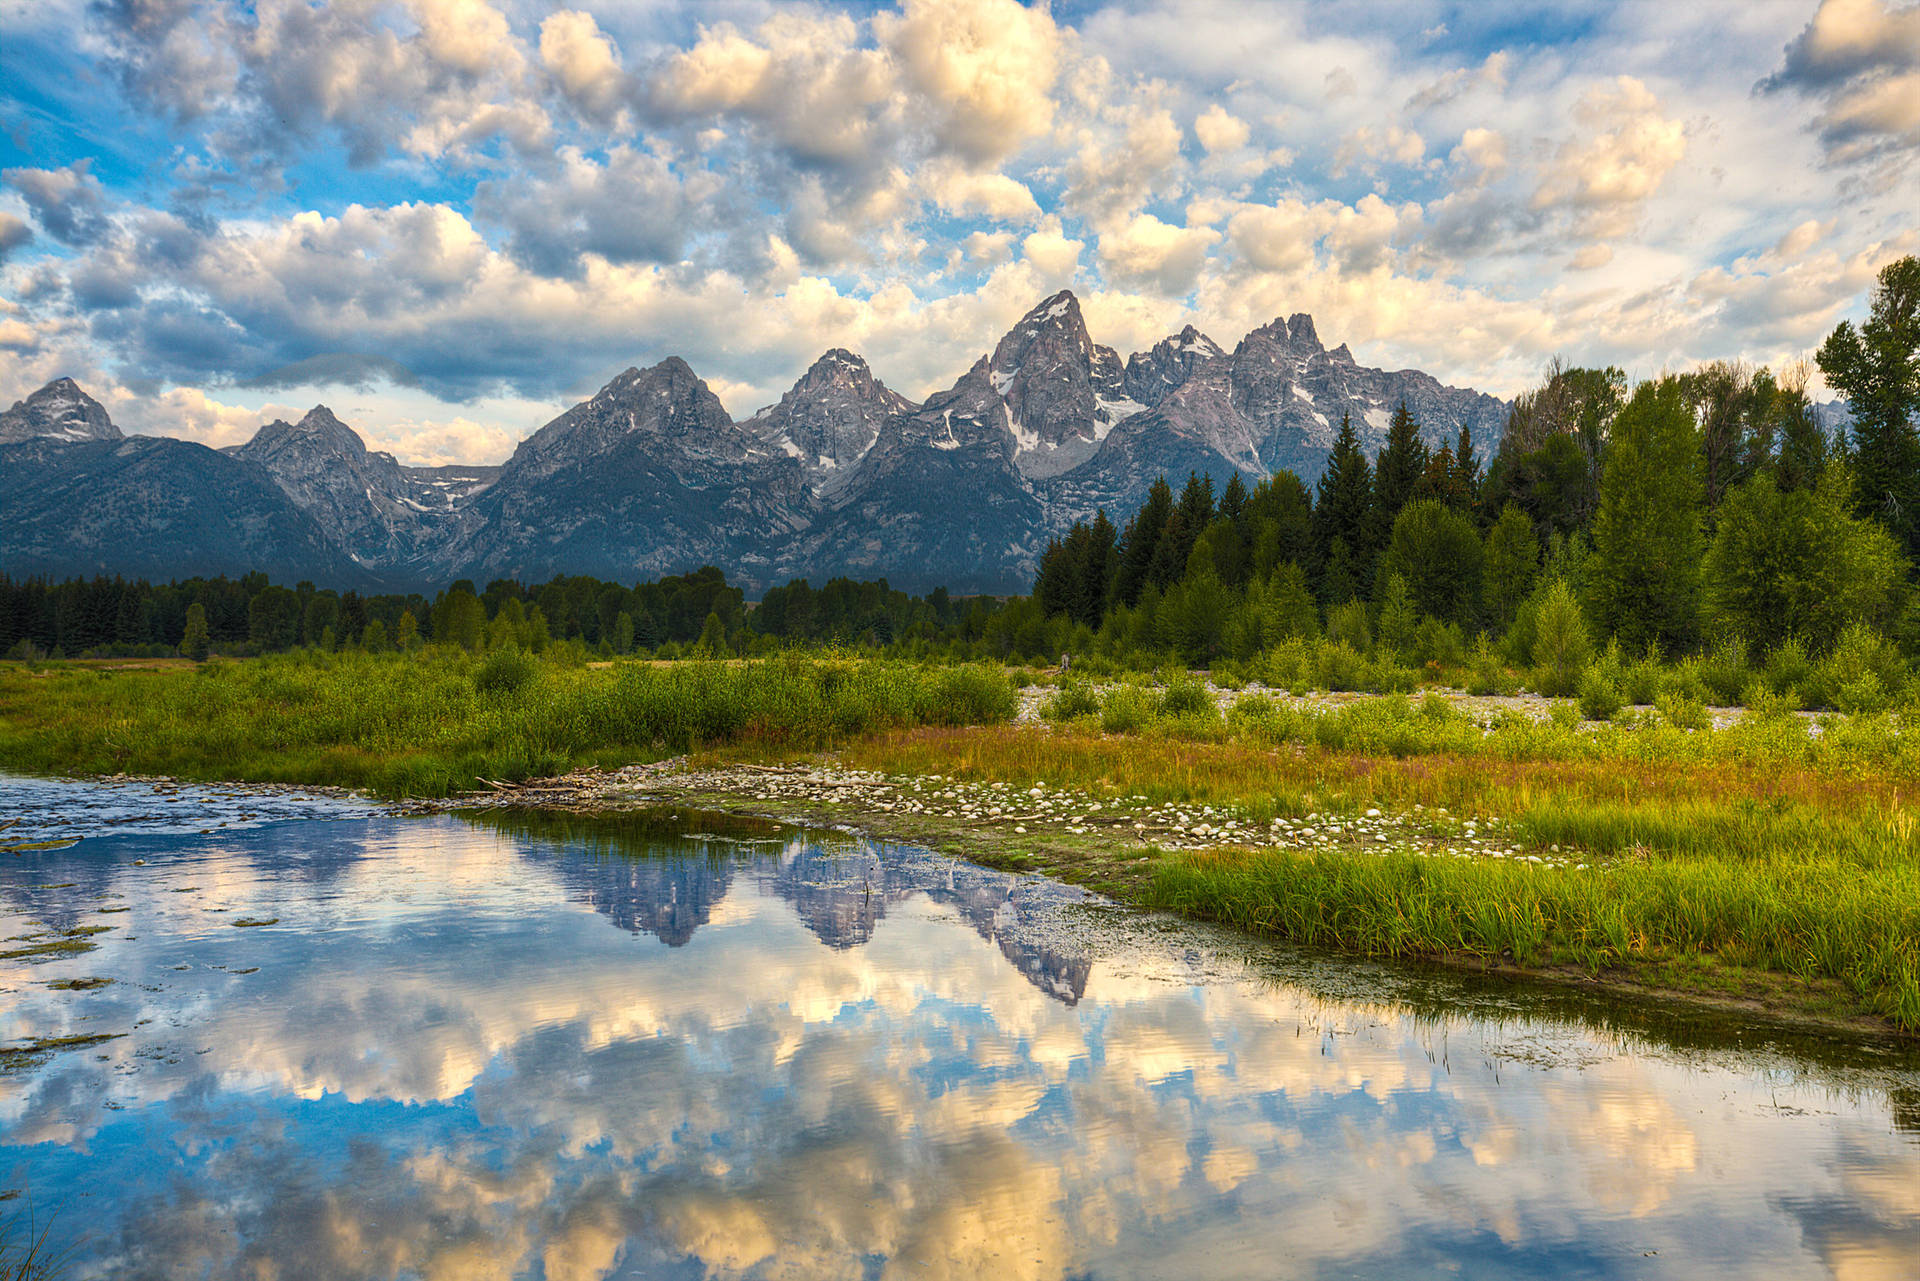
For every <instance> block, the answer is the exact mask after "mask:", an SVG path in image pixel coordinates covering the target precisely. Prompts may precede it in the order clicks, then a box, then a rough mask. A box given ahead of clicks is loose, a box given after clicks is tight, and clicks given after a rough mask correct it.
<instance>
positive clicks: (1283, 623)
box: [1260, 561, 1320, 645]
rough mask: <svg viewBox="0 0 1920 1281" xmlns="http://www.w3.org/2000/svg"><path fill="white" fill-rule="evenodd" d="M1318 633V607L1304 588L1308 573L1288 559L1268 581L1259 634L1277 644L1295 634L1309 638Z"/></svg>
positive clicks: (1267, 641)
mask: <svg viewBox="0 0 1920 1281" xmlns="http://www.w3.org/2000/svg"><path fill="white" fill-rule="evenodd" d="M1319 634H1320V609H1319V607H1318V606H1317V605H1315V604H1314V601H1313V593H1312V592H1311V591H1310V590H1308V588H1307V575H1306V572H1305V571H1304V570H1302V569H1301V568H1300V566H1298V565H1296V564H1294V563H1293V562H1292V561H1288V562H1287V563H1286V564H1284V565H1282V566H1280V567H1279V568H1278V569H1276V570H1274V571H1273V576H1272V577H1271V578H1270V579H1268V581H1267V612H1266V616H1265V618H1264V619H1263V620H1262V627H1261V634H1260V638H1261V640H1262V641H1264V642H1265V643H1266V644H1268V645H1277V644H1279V643H1280V642H1281V641H1283V640H1288V639H1290V638H1292V637H1295V636H1300V637H1306V638H1307V639H1312V638H1313V637H1315V636H1318V635H1319Z"/></svg>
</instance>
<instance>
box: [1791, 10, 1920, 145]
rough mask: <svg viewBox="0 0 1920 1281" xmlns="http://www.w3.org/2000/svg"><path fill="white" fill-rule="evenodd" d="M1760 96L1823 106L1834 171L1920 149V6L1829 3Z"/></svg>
mask: <svg viewBox="0 0 1920 1281" xmlns="http://www.w3.org/2000/svg"><path fill="white" fill-rule="evenodd" d="M1758 88H1759V89H1760V90H1761V91H1762V92H1767V93H1773V92H1779V91H1782V90H1794V91H1797V92H1799V93H1804V94H1807V95H1810V96H1812V97H1815V98H1817V99H1819V100H1820V102H1821V104H1822V109H1821V113H1820V116H1819V118H1818V120H1817V121H1816V122H1815V123H1816V125H1817V128H1818V131H1819V134H1820V138H1821V141H1822V142H1823V143H1824V144H1825V145H1826V148H1827V156H1828V159H1829V160H1830V161H1831V162H1833V163H1836V164H1847V163H1852V162H1856V161H1862V160H1873V159H1885V158H1890V157H1891V156H1892V155H1894V154H1896V153H1902V152H1908V151H1912V150H1913V149H1915V148H1916V147H1920V6H1915V5H1911V4H1907V5H1901V6H1898V7H1895V6H1893V5H1889V4H1887V3H1885V2H1884V0H1822V3H1821V5H1820V7H1819V9H1817V10H1816V11H1815V12H1814V15H1813V18H1812V20H1811V21H1809V22H1808V23H1807V25H1806V28H1805V29H1804V30H1802V31H1801V32H1800V34H1799V35H1797V36H1796V37H1794V39H1793V41H1792V43H1790V44H1788V45H1787V47H1786V53H1785V58H1784V60H1783V62H1782V64H1781V66H1780V67H1779V68H1778V69H1777V70H1775V71H1774V73H1773V74H1772V75H1770V76H1768V77H1767V78H1766V79H1765V80H1763V81H1761V82H1760V84H1759V86H1758Z"/></svg>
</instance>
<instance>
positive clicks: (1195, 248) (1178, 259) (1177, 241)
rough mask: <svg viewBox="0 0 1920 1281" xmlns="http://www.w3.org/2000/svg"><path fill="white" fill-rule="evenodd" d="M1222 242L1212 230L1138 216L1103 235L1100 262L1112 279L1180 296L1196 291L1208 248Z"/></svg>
mask: <svg viewBox="0 0 1920 1281" xmlns="http://www.w3.org/2000/svg"><path fill="white" fill-rule="evenodd" d="M1219 239H1220V233H1219V232H1217V231H1215V230H1214V229H1213V228H1211V227H1175V226H1173V225H1171V224H1169V223H1164V222H1162V221H1160V220H1159V219H1158V218H1156V217H1154V216H1153V215H1152V214H1145V213H1143V214H1136V215H1135V216H1134V217H1133V218H1131V219H1129V220H1128V221H1127V222H1126V223H1125V224H1123V225H1121V226H1120V227H1117V228H1115V229H1112V230H1109V231H1106V232H1103V233H1101V236H1100V263H1101V266H1103V267H1104V268H1105V269H1106V271H1107V274H1108V275H1109V276H1110V277H1112V278H1113V279H1116V280H1120V281H1124V282H1127V283H1131V284H1139V285H1145V286H1146V287H1148V288H1150V289H1152V290H1153V291H1154V292H1156V293H1160V294H1166V295H1169V296H1177V295H1180V294H1184V293H1186V292H1187V291H1188V290H1190V289H1192V288H1193V285H1194V281H1195V280H1196V279H1197V278H1198V276H1199V274H1200V268H1201V265H1202V264H1203V263H1204V262H1205V261H1206V257H1207V250H1208V248H1209V247H1210V246H1211V245H1213V243H1214V242H1215V241H1217V240H1219Z"/></svg>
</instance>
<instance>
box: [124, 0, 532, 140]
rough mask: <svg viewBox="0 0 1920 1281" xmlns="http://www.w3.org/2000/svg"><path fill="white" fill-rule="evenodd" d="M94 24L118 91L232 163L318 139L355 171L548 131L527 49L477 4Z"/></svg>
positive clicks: (140, 4) (248, 9)
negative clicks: (397, 158) (395, 158)
mask: <svg viewBox="0 0 1920 1281" xmlns="http://www.w3.org/2000/svg"><path fill="white" fill-rule="evenodd" d="M94 18H95V25H96V29H97V30H98V31H99V32H100V34H101V35H102V37H103V39H104V40H105V42H106V45H107V57H108V59H109V61H110V62H112V63H114V64H115V65H117V66H118V67H119V68H120V70H121V72H122V74H123V76H124V78H125V80H126V82H127V83H128V84H129V85H130V86H132V87H133V88H134V89H135V91H136V92H138V93H139V94H140V95H141V96H143V97H144V98H146V99H147V100H148V101H150V102H152V103H153V104H154V105H156V106H158V107H159V108H160V109H161V110H162V111H164V112H166V113H167V114H170V115H172V116H173V117H175V118H176V119H180V120H185V121H200V120H204V121H206V122H207V123H209V124H210V125H211V126H212V127H213V133H212V136H211V139H210V146H211V148H212V149H213V150H214V151H215V152H216V153H217V154H219V155H221V156H223V157H226V158H228V159H230V160H235V161H242V162H251V163H267V162H279V161H281V160H284V159H285V158H286V157H287V156H288V155H290V154H291V153H292V152H293V151H295V150H296V149H297V148H298V147H300V146H301V145H303V144H306V143H309V142H311V141H313V140H314V139H316V138H319V137H320V136H322V135H325V134H331V135H332V136H335V137H337V138H338V139H339V141H340V142H341V143H342V144H343V145H344V147H345V148H346V152H347V155H348V158H349V159H350V161H351V162H352V163H354V164H356V165H362V166H364V165H370V164H373V163H374V162H375V161H377V160H379V159H381V158H382V157H384V156H386V155H388V154H389V153H390V152H398V153H400V154H402V155H407V156H411V157H416V158H438V157H443V156H450V155H451V156H456V157H459V156H465V155H467V154H469V153H470V152H472V151H473V150H474V149H477V148H481V147H483V146H485V145H486V144H488V143H490V142H492V141H494V140H495V139H505V140H507V141H508V142H509V143H510V144H512V145H513V146H514V147H516V148H518V149H520V150H521V151H523V152H531V151H534V150H536V149H538V148H539V147H541V146H543V145H544V144H546V143H547V140H548V138H549V136H550V134H551V129H552V122H551V120H550V118H549V117H548V115H547V112H546V110H545V108H544V107H543V106H541V104H540V103H539V102H538V101H537V99H536V97H535V96H534V94H533V92H532V86H531V84H530V77H529V75H528V72H529V69H530V64H529V60H528V57H527V53H526V50H525V48H524V47H523V44H522V42H521V40H520V39H519V38H518V37H517V36H516V35H515V34H514V32H513V30H512V28H511V26H510V25H509V23H508V22H507V19H506V17H505V15H503V14H502V13H501V12H500V11H499V10H497V9H495V8H494V7H493V6H492V5H490V4H487V3H485V0H392V2H390V3H380V2H378V0H362V2H360V3H354V4H343V5H319V6H316V5H312V4H308V3H306V0H258V2H257V3H253V4H246V5H242V4H238V3H232V2H230V0H214V2H212V3H198V4H189V3H182V2H179V0H116V2H115V3H110V4H106V5H103V6H100V7H98V8H97V9H96V10H95V14H94Z"/></svg>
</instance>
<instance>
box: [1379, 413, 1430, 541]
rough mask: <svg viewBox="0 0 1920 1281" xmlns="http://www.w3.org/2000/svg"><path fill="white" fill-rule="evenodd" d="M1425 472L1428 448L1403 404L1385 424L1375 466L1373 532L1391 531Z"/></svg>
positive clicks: (1416, 424)
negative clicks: (1394, 520) (1374, 530)
mask: <svg viewBox="0 0 1920 1281" xmlns="http://www.w3.org/2000/svg"><path fill="white" fill-rule="evenodd" d="M1426 470H1427V445H1426V442H1425V441H1423V440H1421V439H1420V424H1419V423H1417V422H1415V421H1414V418H1413V414H1412V413H1411V412H1409V411H1408V409H1407V402H1406V401H1404V400H1403V401H1401V402H1400V407H1399V408H1398V409H1396V410H1394V411H1393V421H1391V422H1390V423H1388V424H1387V443H1386V445H1385V446H1384V447H1383V448H1382V449H1381V450H1380V457H1379V459H1378V461H1377V462H1376V463H1375V465H1374V478H1373V491H1374V500H1375V503H1376V511H1377V513H1378V514H1377V515H1376V516H1375V518H1374V524H1375V528H1377V529H1380V530H1382V531H1384V530H1388V529H1391V528H1393V518H1394V517H1396V516H1398V515H1399V514H1400V509H1401V508H1402V507H1405V506H1406V505H1407V504H1408V503H1410V502H1412V501H1413V496H1414V491H1415V490H1417V489H1418V488H1419V486H1420V478H1421V476H1423V475H1425V474H1426Z"/></svg>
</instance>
